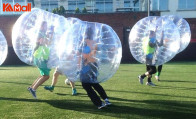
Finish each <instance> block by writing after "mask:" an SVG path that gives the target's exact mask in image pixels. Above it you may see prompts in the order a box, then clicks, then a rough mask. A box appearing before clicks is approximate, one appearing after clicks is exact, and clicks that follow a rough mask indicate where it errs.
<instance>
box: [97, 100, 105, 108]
mask: <svg viewBox="0 0 196 119" xmlns="http://www.w3.org/2000/svg"><path fill="white" fill-rule="evenodd" d="M105 106H106V105H105V104H104V102H102V104H101V106H99V107H98V109H102V108H104V107H105Z"/></svg>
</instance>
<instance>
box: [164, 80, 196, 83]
mask: <svg viewBox="0 0 196 119" xmlns="http://www.w3.org/2000/svg"><path fill="white" fill-rule="evenodd" d="M161 82H174V83H176V82H178V83H196V81H187V80H186V81H185V80H184V81H178V80H161Z"/></svg>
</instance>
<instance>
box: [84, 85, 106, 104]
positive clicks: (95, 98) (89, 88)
mask: <svg viewBox="0 0 196 119" xmlns="http://www.w3.org/2000/svg"><path fill="white" fill-rule="evenodd" d="M82 87H83V88H84V89H85V90H86V92H87V95H88V96H89V98H90V99H91V101H92V102H93V104H94V105H96V106H97V107H99V106H101V105H102V101H101V99H100V98H99V96H98V95H97V93H96V92H95V91H94V90H93V88H92V85H91V83H82Z"/></svg>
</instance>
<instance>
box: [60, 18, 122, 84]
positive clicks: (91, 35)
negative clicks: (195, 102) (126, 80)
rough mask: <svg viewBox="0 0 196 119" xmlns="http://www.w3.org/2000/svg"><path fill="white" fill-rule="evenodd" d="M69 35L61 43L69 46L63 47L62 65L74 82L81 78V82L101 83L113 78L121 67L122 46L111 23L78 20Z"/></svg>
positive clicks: (63, 72) (61, 68)
mask: <svg viewBox="0 0 196 119" xmlns="http://www.w3.org/2000/svg"><path fill="white" fill-rule="evenodd" d="M75 34H77V35H75ZM65 36H66V37H62V38H65V40H63V41H64V43H60V44H66V45H67V47H64V48H65V49H64V50H61V51H60V52H61V53H60V54H59V59H60V62H61V64H60V65H59V67H58V68H59V69H60V71H61V73H62V74H64V75H66V76H67V77H68V79H69V80H71V81H73V82H74V81H77V79H78V78H79V79H80V81H81V82H86V83H87V82H88V83H100V82H104V81H106V80H108V79H110V77H112V75H113V74H114V73H115V72H116V70H117V69H118V67H119V65H120V60H121V57H122V47H121V43H120V40H119V38H118V36H117V35H116V33H115V32H114V31H113V29H112V28H111V27H109V26H108V25H105V24H101V23H94V22H83V21H82V22H78V23H77V24H75V25H73V28H70V30H69V31H68V32H67V33H66V34H65ZM59 47H61V46H59ZM70 49H72V50H70ZM65 55H66V57H64V56H65ZM67 56H69V57H67ZM73 64H75V65H73Z"/></svg>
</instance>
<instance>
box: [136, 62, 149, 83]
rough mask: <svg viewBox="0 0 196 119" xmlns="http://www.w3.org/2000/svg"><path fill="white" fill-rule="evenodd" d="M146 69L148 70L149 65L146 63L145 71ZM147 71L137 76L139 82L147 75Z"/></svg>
mask: <svg viewBox="0 0 196 119" xmlns="http://www.w3.org/2000/svg"><path fill="white" fill-rule="evenodd" d="M148 70H150V68H149V65H146V71H147V72H148ZM147 72H146V73H144V74H142V75H140V76H138V78H139V82H140V84H143V80H144V78H145V77H146V76H147V75H148V74H147Z"/></svg>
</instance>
